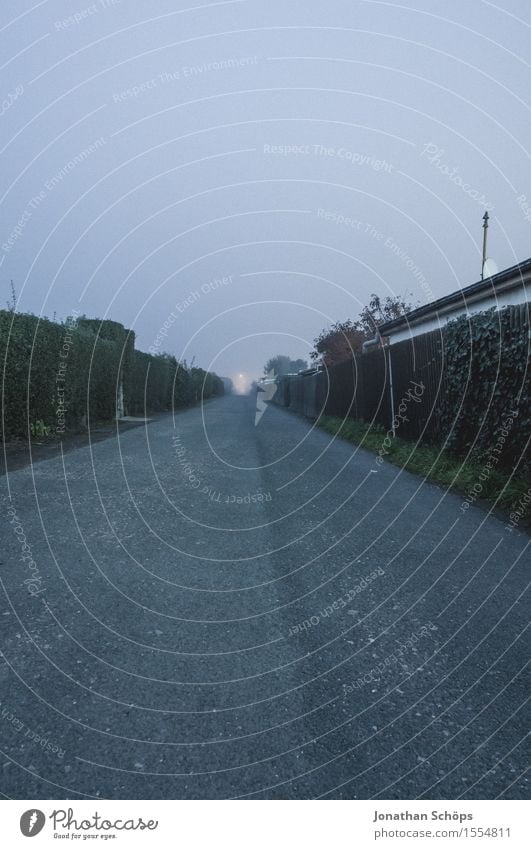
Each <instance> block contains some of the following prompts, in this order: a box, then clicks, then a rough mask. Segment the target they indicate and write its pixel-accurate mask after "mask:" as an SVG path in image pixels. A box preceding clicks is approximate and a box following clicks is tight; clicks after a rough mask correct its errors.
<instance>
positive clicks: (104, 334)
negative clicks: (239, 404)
mask: <svg viewBox="0 0 531 849" xmlns="http://www.w3.org/2000/svg"><path fill="white" fill-rule="evenodd" d="M134 342H135V335H134V333H133V332H132V331H130V330H126V329H125V328H124V327H123V325H121V324H119V323H118V322H115V321H100V320H98V319H87V318H86V317H85V316H79V315H78V316H72V317H70V318H69V319H67V320H66V321H65V322H64V323H57V322H53V321H50V320H49V319H46V318H38V317H37V316H33V315H26V314H21V313H15V312H12V311H9V310H0V379H1V381H2V383H1V398H2V406H1V413H2V417H1V422H0V434H1V436H2V438H9V437H13V436H26V435H27V434H28V432H30V433H33V434H38V435H48V434H52V433H58V434H61V433H64V432H65V431H67V430H70V429H78V428H79V427H80V426H81V425H87V424H90V423H95V422H97V421H110V420H112V419H113V418H114V417H115V416H116V414H117V410H118V411H120V408H122V410H123V412H125V413H126V414H129V415H135V414H146V413H150V412H155V411H161V410H168V409H172V408H173V407H183V406H186V405H189V404H192V403H195V402H196V401H199V400H201V399H202V398H203V399H204V398H208V397H210V396H211V395H214V394H217V395H222V394H223V382H222V381H221V380H220V379H219V378H218V377H217V376H216V375H213V374H209V373H207V372H204V371H203V370H202V369H198V368H192V369H189V368H187V367H186V366H185V365H181V364H179V363H178V362H177V360H176V359H175V357H171V356H168V355H159V356H151V355H150V354H145V353H143V352H142V351H137V350H135V347H134Z"/></svg>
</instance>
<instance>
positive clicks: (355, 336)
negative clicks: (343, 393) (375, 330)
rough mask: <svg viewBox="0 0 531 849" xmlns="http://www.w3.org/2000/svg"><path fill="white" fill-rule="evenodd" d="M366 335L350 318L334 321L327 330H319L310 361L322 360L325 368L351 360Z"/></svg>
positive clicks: (359, 348)
mask: <svg viewBox="0 0 531 849" xmlns="http://www.w3.org/2000/svg"><path fill="white" fill-rule="evenodd" d="M367 338H368V335H367V334H366V333H365V332H364V331H363V330H361V329H360V328H359V327H358V322H353V321H352V320H351V319H350V318H349V319H347V321H336V323H335V324H333V325H332V326H331V327H329V328H328V330H326V329H325V330H321V332H320V334H319V336H317V338H316V339H314V345H315V348H314V350H313V351H312V352H311V354H310V357H311V358H312V360H322V362H323V363H324V365H325V366H327V367H328V366H334V365H336V364H337V363H342V362H344V361H345V360H351V359H352V358H353V356H354V354H355V353H357V352H358V351H360V350H361V346H362V345H363V343H364V342H365V340H366V339H367Z"/></svg>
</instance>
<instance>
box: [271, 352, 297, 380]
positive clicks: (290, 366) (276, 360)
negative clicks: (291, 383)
mask: <svg viewBox="0 0 531 849" xmlns="http://www.w3.org/2000/svg"><path fill="white" fill-rule="evenodd" d="M306 368H308V363H307V362H306V360H292V359H291V357H288V356H286V355H285V354H277V356H276V357H271V358H270V359H269V360H268V361H267V363H266V364H265V366H264V374H274V375H275V377H280V376H281V375H283V374H297V372H298V371H303V370H304V369H306Z"/></svg>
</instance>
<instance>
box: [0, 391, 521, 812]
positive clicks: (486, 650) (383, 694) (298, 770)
mask: <svg viewBox="0 0 531 849" xmlns="http://www.w3.org/2000/svg"><path fill="white" fill-rule="evenodd" d="M255 404H256V402H255V399H254V398H252V397H227V398H223V399H217V400H215V401H212V402H209V403H207V404H206V405H205V406H204V407H203V408H199V407H198V408H194V409H191V410H187V411H184V412H179V413H178V414H176V415H175V416H172V415H168V416H167V417H163V418H159V419H158V420H156V421H154V422H152V423H150V424H147V425H146V426H145V427H137V428H135V429H132V430H129V431H127V432H125V433H122V434H120V435H119V436H118V437H114V438H110V439H107V440H105V441H100V442H97V443H96V444H94V445H93V446H88V447H81V448H77V449H74V450H72V451H69V452H68V453H65V454H64V455H58V456H56V457H52V458H50V459H45V460H43V461H41V462H37V463H35V464H34V465H33V466H29V467H27V468H25V469H18V470H15V471H12V472H10V473H8V475H7V476H5V477H3V478H2V479H1V481H0V484H1V486H2V490H1V493H2V498H1V503H0V509H1V518H2V547H1V553H0V560H1V566H0V575H1V579H2V610H1V615H0V622H1V640H2V642H1V647H2V657H1V658H0V685H1V696H0V701H1V705H0V741H1V751H2V754H1V757H0V775H1V785H0V790H1V792H2V793H3V795H4V796H5V797H11V798H27V799H38V798H43V799H63V798H70V799H76V798H90V797H99V798H145V799H157V798H228V797H231V798H232V797H238V798H240V797H244V798H302V799H307V798H315V797H324V798H349V799H352V798H361V799H366V798H376V797H379V798H381V799H400V798H405V799H414V798H433V799H444V798H450V799H456V798H464V799H467V798H469V799H485V798H487V799H490V798H496V797H500V798H509V799H510V798H522V797H525V796H527V795H528V790H526V779H525V776H524V771H525V758H524V742H523V740H524V728H525V721H524V711H525V706H524V705H525V699H526V687H525V678H524V671H523V670H524V664H525V662H526V650H525V649H526V646H525V630H524V629H525V626H526V621H527V616H526V607H525V605H524V591H525V587H526V583H527V578H526V567H527V568H528V567H529V537H528V536H527V535H526V534H524V533H521V532H520V531H519V530H518V529H516V530H513V531H512V532H511V531H509V530H508V529H507V528H506V527H505V525H504V522H503V521H501V520H499V519H496V518H493V517H491V516H488V515H487V514H486V513H485V512H484V511H483V510H482V509H480V508H478V507H475V506H473V507H471V508H470V509H468V510H467V511H466V512H463V511H462V510H461V509H460V507H461V503H462V501H461V498H460V497H459V496H456V495H450V494H446V493H445V492H444V491H443V490H442V489H439V488H438V487H436V486H432V485H428V484H426V483H424V482H423V481H422V480H421V479H420V478H418V477H415V476H413V475H410V474H408V473H404V472H401V471H400V470H398V469H397V468H396V467H395V466H393V465H391V464H388V463H384V464H383V465H382V466H378V465H377V464H376V463H375V458H374V456H373V455H372V454H370V453H368V452H365V451H363V450H360V449H356V448H355V447H354V446H352V445H350V444H348V443H345V442H342V441H339V440H337V439H332V438H331V437H329V436H328V435H327V434H325V433H324V432H322V431H319V430H316V429H315V428H313V427H312V425H311V423H309V422H307V421H305V420H303V419H301V418H298V417H296V416H295V415H293V414H291V413H289V412H287V411H285V410H281V409H278V408H274V407H271V406H269V407H268V408H267V410H266V412H265V413H264V415H263V417H262V418H261V419H260V421H259V422H258V423H257V424H256V423H255ZM22 558H25V559H22ZM366 578H368V580H365V579H366Z"/></svg>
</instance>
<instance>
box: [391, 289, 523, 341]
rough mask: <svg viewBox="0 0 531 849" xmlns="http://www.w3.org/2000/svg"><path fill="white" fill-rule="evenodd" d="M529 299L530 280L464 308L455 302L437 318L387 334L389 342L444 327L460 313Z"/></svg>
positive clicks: (496, 307) (482, 310) (498, 306)
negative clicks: (451, 307) (452, 306)
mask: <svg viewBox="0 0 531 849" xmlns="http://www.w3.org/2000/svg"><path fill="white" fill-rule="evenodd" d="M529 301H531V282H526V284H525V285H524V286H518V287H517V288H514V289H508V290H507V291H505V292H500V293H499V294H498V295H496V297H493V296H492V295H488V296H487V297H485V298H483V299H482V300H478V301H473V302H472V303H470V304H469V305H468V307H467V309H466V312H465V310H464V309H463V304H456V305H455V309H454V310H452V311H449V312H447V313H444V315H442V316H440V317H439V318H431V319H426V321H421V322H419V323H418V324H413V325H410V326H409V327H407V326H406V327H404V328H401V329H400V330H398V331H397V332H396V333H393V334H392V335H390V336H389V344H390V345H396V344H397V342H403V341H404V339H413V337H414V336H420V335H421V334H422V333H429V332H430V331H431V330H438V329H439V328H441V327H444V326H445V325H446V324H447V323H448V322H449V321H452V320H453V319H455V318H459V316H461V315H465V314H466V315H474V314H475V313H478V312H485V311H486V310H490V309H492V308H493V307H495V309H497V310H501V309H503V307H507V306H511V305H517V304H525V303H527V302H529Z"/></svg>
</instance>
